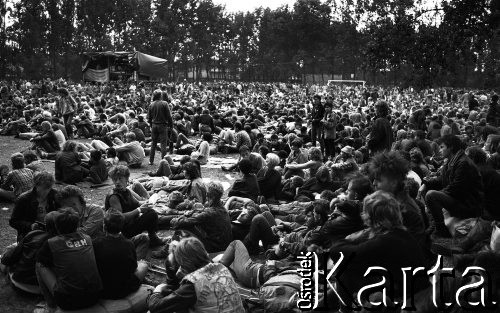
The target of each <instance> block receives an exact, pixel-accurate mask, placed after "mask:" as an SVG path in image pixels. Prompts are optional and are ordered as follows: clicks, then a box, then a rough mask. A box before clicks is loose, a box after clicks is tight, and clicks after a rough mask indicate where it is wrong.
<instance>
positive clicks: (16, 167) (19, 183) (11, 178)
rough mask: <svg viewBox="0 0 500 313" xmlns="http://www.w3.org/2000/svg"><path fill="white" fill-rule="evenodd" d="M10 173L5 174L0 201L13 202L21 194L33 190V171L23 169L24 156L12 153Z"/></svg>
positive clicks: (0, 189) (0, 191) (0, 190)
mask: <svg viewBox="0 0 500 313" xmlns="http://www.w3.org/2000/svg"><path fill="white" fill-rule="evenodd" d="M10 161H11V163H12V171H10V172H9V174H7V176H6V177H5V180H4V181H3V183H2V188H0V199H4V200H7V201H14V200H15V199H17V198H18V197H19V196H20V195H21V194H22V193H23V192H26V191H28V190H31V189H32V188H33V171H32V170H30V169H28V168H25V167H24V156H23V155H22V154H21V153H14V154H13V155H12V156H11V157H10Z"/></svg>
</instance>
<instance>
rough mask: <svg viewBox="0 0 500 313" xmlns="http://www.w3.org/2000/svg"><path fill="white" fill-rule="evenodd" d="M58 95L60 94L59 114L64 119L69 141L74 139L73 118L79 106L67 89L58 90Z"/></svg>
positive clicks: (57, 106)
mask: <svg viewBox="0 0 500 313" xmlns="http://www.w3.org/2000/svg"><path fill="white" fill-rule="evenodd" d="M57 93H58V94H59V99H58V100H57V102H56V108H57V113H58V114H59V115H60V116H62V117H63V120H64V127H65V128H66V133H67V134H68V139H73V117H74V115H75V111H76V109H77V106H78V104H77V103H76V101H75V99H73V97H72V96H71V95H70V94H69V92H68V90H67V89H66V88H61V89H59V90H57Z"/></svg>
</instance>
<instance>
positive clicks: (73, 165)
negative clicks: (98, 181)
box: [55, 140, 89, 184]
mask: <svg viewBox="0 0 500 313" xmlns="http://www.w3.org/2000/svg"><path fill="white" fill-rule="evenodd" d="M76 148H77V143H76V142H75V141H73V140H68V141H66V143H65V144H64V146H63V150H62V151H61V152H59V153H57V156H56V162H55V174H56V180H58V181H62V182H64V183H67V184H74V183H78V182H81V181H83V179H84V178H85V177H87V176H88V174H89V170H88V169H86V168H85V167H83V166H82V165H81V163H82V159H81V157H80V155H79V154H78V152H76Z"/></svg>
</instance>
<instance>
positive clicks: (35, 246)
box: [2, 211, 58, 293]
mask: <svg viewBox="0 0 500 313" xmlns="http://www.w3.org/2000/svg"><path fill="white" fill-rule="evenodd" d="M57 214H58V213H57V211H52V212H49V213H47V215H45V219H44V222H43V223H40V225H43V229H42V227H40V228H36V229H35V230H32V231H30V232H29V233H28V234H26V236H24V237H23V239H22V240H21V241H19V243H18V244H17V245H15V246H13V247H12V248H10V249H9V248H7V251H6V252H5V253H4V254H3V255H2V264H3V265H5V266H7V273H9V278H10V280H11V281H12V283H13V285H14V286H17V287H18V288H20V289H22V290H25V291H28V290H30V291H32V292H37V293H39V292H40V288H39V286H38V280H37V278H36V273H35V263H36V255H37V252H38V250H40V248H41V247H42V245H43V244H44V243H45V242H46V241H47V240H48V239H49V238H52V237H54V236H56V235H57V229H56V227H55V217H56V215H57Z"/></svg>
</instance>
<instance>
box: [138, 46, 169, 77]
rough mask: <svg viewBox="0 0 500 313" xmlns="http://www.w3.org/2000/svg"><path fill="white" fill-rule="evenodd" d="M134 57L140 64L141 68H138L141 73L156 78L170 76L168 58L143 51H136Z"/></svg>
mask: <svg viewBox="0 0 500 313" xmlns="http://www.w3.org/2000/svg"><path fill="white" fill-rule="evenodd" d="M134 57H135V58H136V60H137V64H138V65H139V69H138V70H137V72H138V73H139V74H141V75H144V76H148V77H154V78H162V77H167V76H168V64H167V60H165V59H161V58H158V57H155V56H152V55H149V54H145V53H142V52H136V53H135V56H134Z"/></svg>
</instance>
